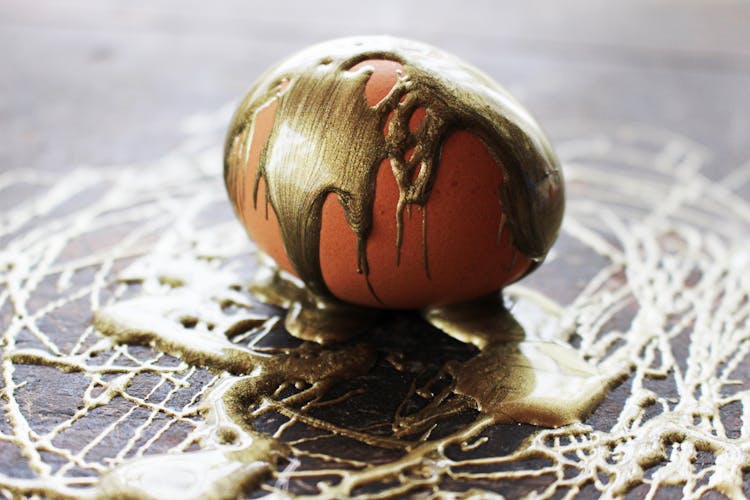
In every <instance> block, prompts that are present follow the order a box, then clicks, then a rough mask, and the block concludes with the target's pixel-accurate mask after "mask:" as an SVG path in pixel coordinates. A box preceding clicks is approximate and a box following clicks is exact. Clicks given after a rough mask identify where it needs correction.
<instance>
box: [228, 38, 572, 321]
mask: <svg viewBox="0 0 750 500" xmlns="http://www.w3.org/2000/svg"><path fill="white" fill-rule="evenodd" d="M224 178H225V182H226V186H227V190H228V193H229V197H230V199H231V200H232V203H233V206H234V208H235V211H236V213H237V215H238V217H239V218H240V220H241V221H242V223H243V225H244V226H245V227H246V229H247V230H248V233H249V234H250V236H251V237H252V238H253V239H254V240H255V241H256V242H257V243H258V245H259V247H260V248H261V249H262V250H263V251H264V252H266V253H268V254H269V255H270V256H271V257H273V259H274V260H275V261H276V264H277V265H278V267H279V268H280V269H282V270H284V271H287V272H289V273H291V274H293V275H295V276H297V277H298V278H300V279H301V280H302V282H303V283H304V284H305V286H306V287H307V288H308V289H309V290H310V292H311V293H312V294H313V296H314V297H315V298H316V300H323V301H330V302H336V301H343V302H348V303H352V304H357V305H364V306H374V307H386V308H393V309H411V308H424V307H435V306H443V305H447V304H453V303H459V302H465V301H468V300H472V299H475V298H477V297H481V296H484V295H486V294H488V293H491V292H494V291H497V290H498V289H500V288H502V287H503V286H505V285H506V284H509V283H511V282H513V281H516V280H517V279H519V278H521V277H522V276H524V275H525V274H528V273H529V272H531V271H532V270H533V269H534V268H536V266H538V265H539V263H541V262H542V260H543V259H544V257H545V256H546V254H547V252H548V250H549V248H550V246H551V245H552V243H553V242H554V240H555V238H556V237H557V233H558V230H559V227H560V223H561V220H562V214H563V208H564V188H563V179H562V173H561V170H560V167H559V164H558V161H557V159H556V157H555V154H554V153H553V151H552V148H551V147H550V144H549V142H548V141H547V139H546V138H545V137H544V135H543V133H542V132H541V130H540V128H539V126H538V125H537V124H536V122H535V121H534V120H533V118H531V117H530V115H529V114H528V113H527V112H526V110H524V109H523V108H522V107H521V106H520V105H519V104H518V103H517V102H516V101H515V100H514V99H513V98H512V97H511V96H510V95H509V94H508V93H507V91H505V90H504V89H503V88H502V87H500V86H499V85H498V84H497V83H495V82H494V81H493V80H492V79H491V78H490V77H488V76H487V75H485V74H483V73H482V72H481V71H479V70H478V69H476V68H474V67H472V66H470V65H469V64H467V63H465V62H463V61H461V60H459V59H457V58H455V57H454V56H451V55H449V54H446V53H444V52H442V51H440V50H438V49H435V48H433V47H430V46H428V45H424V44H421V43H417V42H412V41H406V40H401V39H396V38H391V37H366V38H350V39H340V40H333V41H330V42H326V43H323V44H320V45H316V46H313V47H311V48H309V49H306V50H304V51H302V52H300V53H298V54H296V55H294V56H292V57H291V58H289V59H287V60H285V61H283V62H282V63H280V64H279V65H277V66H276V67H274V68H272V69H271V70H270V71H269V72H267V73H266V74H265V75H264V76H263V77H261V79H260V80H259V81H258V82H257V83H256V84H255V86H254V87H253V88H252V89H251V91H250V92H249V94H248V95H247V96H246V97H245V99H244V100H243V101H242V103H241V104H240V106H239V108H238V110H237V111H236V113H235V116H234V118H233V120H232V124H231V126H230V129H229V134H228V137H227V141H226V145H225V159H224ZM337 299H338V300H337Z"/></svg>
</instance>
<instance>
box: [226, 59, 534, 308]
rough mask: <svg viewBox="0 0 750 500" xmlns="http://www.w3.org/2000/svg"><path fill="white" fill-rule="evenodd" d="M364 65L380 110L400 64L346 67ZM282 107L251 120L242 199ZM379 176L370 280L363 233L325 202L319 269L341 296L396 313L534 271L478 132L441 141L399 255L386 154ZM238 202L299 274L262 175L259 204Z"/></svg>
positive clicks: (259, 236)
mask: <svg viewBox="0 0 750 500" xmlns="http://www.w3.org/2000/svg"><path fill="white" fill-rule="evenodd" d="M363 66H370V67H372V68H373V73H372V75H371V76H370V79H369V80H368V82H367V84H366V87H365V95H364V96H363V98H365V99H367V102H368V104H370V105H372V106H374V105H376V104H377V103H378V102H380V101H381V100H382V99H383V98H385V97H386V95H387V94H388V92H389V91H390V90H391V88H392V87H393V86H394V85H395V84H396V82H397V79H398V78H399V76H401V74H402V72H403V67H402V66H401V64H400V63H398V62H395V61H389V60H377V59H373V60H366V61H363V62H361V63H359V64H357V65H356V66H354V67H353V68H351V69H350V71H356V70H358V69H359V68H361V67H363ZM276 108H277V99H276V98H272V99H271V100H270V101H269V102H268V103H267V104H266V105H264V106H262V107H261V108H260V109H259V110H258V111H257V113H256V116H255V120H254V124H253V127H254V129H253V132H252V138H251V141H252V142H251V144H250V148H249V155H248V159H247V163H246V165H247V171H246V175H245V180H244V185H243V187H242V188H241V189H243V190H244V193H243V195H244V196H245V198H246V199H248V197H252V193H253V188H254V183H255V176H256V173H257V168H258V162H259V157H260V151H261V149H262V147H263V144H264V143H265V140H266V138H267V137H268V135H269V134H270V132H271V129H272V127H273V122H274V116H275V112H276ZM424 117H425V110H424V108H421V107H420V108H418V109H417V110H416V111H415V112H414V113H413V114H412V116H411V119H410V121H409V128H410V130H412V131H415V130H417V129H418V128H419V126H420V125H421V123H422V121H423V119H424ZM386 127H387V121H386ZM384 133H385V132H384ZM351 147H357V145H356V144H352V145H351ZM411 153H412V152H411V151H410V152H407V156H408V155H409V154H411ZM376 182H377V184H376V191H375V201H374V208H373V225H372V230H371V233H370V235H369V237H368V238H367V260H368V263H369V275H368V276H367V277H366V276H365V275H364V274H362V273H358V272H357V255H358V253H357V238H356V235H355V234H354V232H353V231H352V230H351V228H350V227H349V225H348V223H347V220H346V216H345V212H344V209H343V207H342V205H341V203H340V202H339V200H338V198H337V196H336V195H335V194H329V195H328V197H327V199H326V201H325V203H324V206H323V210H322V227H321V234H320V265H321V271H322V274H323V278H324V281H325V284H326V286H327V287H328V289H329V291H330V292H331V294H332V295H333V296H335V297H336V298H338V299H340V300H342V301H346V302H351V303H355V304H360V305H365V306H372V307H386V308H394V309H410V308H421V307H426V306H432V305H444V304H449V303H455V302H461V301H466V300H469V299H472V298H475V297H478V296H481V295H485V294H488V293H491V292H493V291H496V290H498V289H500V288H502V287H503V286H505V285H506V284H508V283H511V282H513V281H515V280H516V279H518V278H519V277H520V276H522V275H523V274H524V273H525V272H526V270H527V269H528V268H529V266H530V261H529V260H528V259H527V258H526V257H525V256H524V255H523V254H522V253H521V252H519V251H518V250H517V249H516V247H515V246H514V245H513V243H512V241H511V236H510V231H509V230H507V228H506V230H501V231H498V228H500V227H502V224H501V222H502V220H503V212H502V207H501V205H500V202H499V198H498V191H499V188H500V184H501V182H502V172H501V169H500V166H499V165H497V164H496V162H495V161H494V160H493V158H492V156H491V155H490V154H489V152H488V150H487V147H486V146H485V145H484V144H483V143H482V141H481V140H480V139H479V138H478V137H477V136H475V135H473V134H471V133H469V132H467V131H462V130H458V131H455V132H453V133H452V134H451V135H450V136H449V137H448V138H447V139H446V140H445V142H444V144H443V146H442V154H441V158H440V162H439V170H438V174H437V177H436V180H435V184H434V185H433V188H432V192H431V194H430V197H429V200H428V202H427V203H426V206H425V207H419V206H412V207H411V208H410V209H407V210H405V211H404V213H403V240H402V246H401V249H400V259H399V258H398V251H397V247H396V244H395V241H396V232H397V226H396V218H397V212H396V206H397V202H398V197H399V190H398V185H397V183H396V180H395V178H394V175H393V173H392V171H391V165H390V160H387V159H386V160H384V161H383V162H382V163H381V165H380V167H379V170H378V173H377V181H376ZM242 207H243V208H242V209H241V212H240V213H239V214H238V215H239V217H240V218H241V220H242V222H243V224H244V225H245V227H246V228H247V231H248V233H249V235H250V236H251V238H252V239H253V240H254V241H255V242H256V243H257V244H258V246H259V247H260V248H261V249H262V250H264V251H265V252H266V253H268V254H269V255H270V256H271V257H273V259H274V260H275V261H276V262H277V264H278V265H279V267H280V268H282V269H284V270H286V271H288V272H291V273H293V274H294V269H293V267H292V265H291V263H290V261H289V258H288V256H287V254H286V252H285V250H284V244H283V241H282V237H281V233H280V230H279V226H278V222H277V220H276V214H275V213H274V211H273V209H272V208H271V207H270V206H267V204H266V194H265V185H264V182H263V180H262V179H261V181H260V185H259V189H258V196H257V203H255V204H253V203H247V202H246V203H244V204H243V205H242ZM423 231H424V232H423ZM498 233H500V234H499V238H498ZM425 245H426V252H425ZM425 258H426V260H425ZM368 279H369V285H370V287H371V288H372V289H370V287H368V282H367V280H368Z"/></svg>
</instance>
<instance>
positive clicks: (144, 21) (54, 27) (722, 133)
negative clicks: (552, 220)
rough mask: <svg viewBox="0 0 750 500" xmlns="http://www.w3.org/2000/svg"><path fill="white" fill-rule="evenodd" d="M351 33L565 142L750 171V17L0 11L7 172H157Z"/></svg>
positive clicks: (226, 9) (228, 7) (639, 7)
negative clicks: (395, 40)
mask: <svg viewBox="0 0 750 500" xmlns="http://www.w3.org/2000/svg"><path fill="white" fill-rule="evenodd" d="M354 34H393V35H397V36H403V37H410V38H414V39H419V40H423V41H426V42H428V43H431V44H434V45H436V46H439V47H441V48H443V49H445V50H447V51H449V52H453V53H455V54H457V55H459V56H461V57H463V58H465V59H467V60H468V61H470V62H472V63H474V64H475V65H477V66H479V67H480V68H482V69H483V70H485V71H486V72H488V73H490V74H491V75H492V76H493V77H495V78H496V79H497V80H498V81H499V82H501V83H502V84H504V85H505V86H507V87H508V88H509V89H510V90H511V91H512V92H513V93H515V94H516V95H517V97H518V98H519V99H520V100H521V101H522V102H523V103H524V104H525V105H526V106H527V107H529V108H530V109H531V111H532V113H533V114H534V115H535V116H536V117H537V119H538V120H539V121H540V122H541V124H542V125H543V127H544V128H546V129H547V131H548V133H550V135H551V136H552V139H553V141H554V138H555V136H556V135H557V134H560V133H564V132H565V130H566V129H567V128H568V127H569V125H570V124H571V123H575V122H580V121H586V122H594V123H597V122H607V123H637V124H645V125H653V126H657V127H662V128H666V129H669V130H673V131H675V132H678V133H681V134H684V135H686V136H687V137H689V138H691V139H693V140H695V141H697V142H699V143H702V144H706V145H708V146H709V147H710V148H711V150H712V154H713V157H712V160H713V164H714V165H715V166H716V167H715V170H714V173H715V174H716V175H717V176H723V174H726V172H727V171H729V170H730V169H732V168H736V167H737V166H738V165H739V164H740V163H741V162H742V161H745V160H746V159H747V156H748V150H749V149H750V148H748V142H750V141H748V138H749V137H750V5H749V4H748V3H747V2H741V1H730V0H715V1H711V2H698V1H679V2H678V1H670V0H663V1H641V0H639V1H627V2H626V1H620V2H599V1H595V0H574V1H566V2H556V1H542V0H533V1H525V2H495V1H474V2H460V3H459V2H450V1H442V0H437V1H436V0H430V1H412V2H398V1H395V0H385V1H378V2H370V3H358V2H357V3H355V2H347V1H343V0H326V1H317V2H287V1H272V2H247V1H244V0H220V1H212V2H201V1H197V0H187V1H185V0H165V1H160V2H153V1H144V0H135V1H128V2H123V1H115V0H98V1H88V2H87V1H83V0H54V1H53V0H35V1H24V0H4V1H3V2H0V68H2V69H1V70H0V137H2V139H1V140H0V170H3V169H7V168H9V167H11V166H30V167H33V168H35V169H40V170H49V169H55V170H56V169H65V168H69V167H70V166H72V165H77V164H81V163H85V164H93V165H112V164H120V163H123V162H127V163H130V162H140V161H146V160H149V159H153V158H156V157H158V156H159V155H161V154H163V153H164V152H165V151H166V150H168V149H169V148H170V147H171V146H173V145H174V144H175V143H177V142H178V141H179V138H180V128H179V124H180V122H181V121H182V120H183V119H184V118H186V117H188V116H190V115H193V114H195V113H202V112H210V111H214V110H216V109H218V108H220V107H222V106H225V105H227V104H229V103H233V102H237V101H238V100H239V99H240V98H241V97H242V96H243V94H244V92H245V91H246V90H247V89H248V87H249V86H250V84H251V83H252V82H253V81H254V79H255V78H257V77H258V76H259V75H260V73H261V72H262V71H263V70H264V69H265V68H267V67H268V66H270V65H271V64H273V63H274V62H275V61H277V60H278V59H279V58H281V57H284V56H286V55H288V54H290V53H292V52H294V51H296V50H298V49H300V48H302V47H304V46H306V45H308V44H311V43H314V42H318V41H321V40H325V39H329V38H333V37H339V36H345V35H354ZM218 168H219V166H218V165H217V169H218ZM709 175H712V174H711V173H710V172H709Z"/></svg>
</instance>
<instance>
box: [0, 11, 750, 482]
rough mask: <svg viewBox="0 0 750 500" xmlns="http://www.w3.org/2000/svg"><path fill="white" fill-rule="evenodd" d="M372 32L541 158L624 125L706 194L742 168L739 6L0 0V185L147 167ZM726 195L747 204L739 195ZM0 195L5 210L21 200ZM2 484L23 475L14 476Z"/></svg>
mask: <svg viewBox="0 0 750 500" xmlns="http://www.w3.org/2000/svg"><path fill="white" fill-rule="evenodd" d="M380 33H388V34H393V35H398V36H404V37H410V38H415V39H420V40H423V41H426V42H428V43H432V44H434V45H437V46H440V47H441V48H443V49H445V50H447V51H450V52H453V53H455V54H457V55H459V56H461V57H463V58H465V59H467V60H468V61H470V62H472V63H474V64H476V65H477V66H479V67H481V68H482V69H484V70H485V71H486V72H488V73H489V74H490V75H492V76H493V77H495V78H496V79H497V80H498V81H500V82H501V83H503V84H504V85H506V86H507V87H508V88H509V89H510V90H511V91H512V92H514V93H515V94H516V95H517V96H518V97H519V98H520V100H521V101H522V102H524V104H526V105H527V107H528V108H529V109H530V110H531V111H532V113H533V114H534V115H535V116H536V117H537V119H538V120H539V122H540V123H541V124H542V125H543V127H544V128H545V129H546V130H547V131H548V132H549V134H550V136H551V139H552V141H553V143H554V142H555V139H556V137H562V136H567V135H568V134H569V128H570V127H577V126H578V125H580V124H582V123H613V124H617V123H637V124H644V125H648V126H654V127H657V128H661V129H666V130H670V131H674V132H676V133H679V134H681V135H684V136H686V137H688V138H690V139H693V140H695V141H696V142H698V143H700V144H703V145H705V146H706V147H707V149H708V151H709V152H710V155H711V156H710V160H709V166H710V168H708V169H706V170H705V172H704V173H705V174H706V175H707V176H708V177H710V178H712V179H720V178H723V177H725V176H727V175H728V174H730V173H731V172H732V171H733V170H736V169H738V168H750V167H748V166H747V164H745V163H744V162H746V161H747V159H748V156H749V154H750V7H749V6H748V4H747V3H744V2H739V1H738V2H732V1H718V2H694V1H688V2H677V1H663V2H645V1H628V2H626V1H621V2H616V3H615V2H597V1H594V0H586V1H583V0H576V1H572V2H553V1H549V2H543V1H537V0H535V1H530V2H491V1H483V2H472V3H462V4H459V3H458V2H448V1H419V2H408V3H407V2H397V1H395V0H393V1H381V2H371V3H370V4H369V5H368V6H365V5H363V4H360V3H354V2H345V1H341V0H335V1H325V2H299V3H290V2H263V3H261V2H257V3H254V4H250V3H249V2H245V1H240V0H234V1H233V0H225V1H219V2H199V1H177V0H169V1H164V2H159V3H158V4H157V3H155V2H147V1H131V2H116V1H110V0H106V1H105V0H103V1H97V2H83V1H74V0H64V1H51V0H39V1H34V2H27V1H21V0H10V1H8V0H6V1H4V2H2V3H0V137H1V138H2V139H0V174H2V173H3V172H4V171H6V170H8V169H10V168H18V167H24V168H27V169H28V170H29V172H32V173H33V175H38V176H44V175H45V172H48V171H65V170H67V169H70V168H72V167H73V166H75V165H79V164H87V165H96V166H97V168H110V167H108V166H110V165H112V166H116V165H120V164H124V163H141V162H147V161H149V160H153V159H156V158H159V157H161V156H162V155H163V154H164V153H165V152H167V151H169V150H170V148H171V147H172V146H174V145H175V144H176V143H177V142H178V141H179V140H180V138H181V131H180V129H179V124H180V123H181V121H182V120H183V119H185V118H186V117H188V116H190V115H192V114H195V113H200V112H207V111H213V110H215V109H217V108H220V107H221V106H224V105H226V104H227V103H231V102H236V101H237V100H238V99H239V98H240V97H241V96H242V95H243V93H244V92H245V91H246V89H247V88H248V86H249V85H250V83H251V82H252V81H253V80H254V79H255V78H256V77H257V76H258V75H259V74H260V73H261V72H262V71H263V70H264V69H265V68H266V67H268V66H269V65H271V64H272V63H273V62H275V61H277V60H278V59H279V58H281V57H283V56H285V55H287V54H289V53H291V52H293V51H295V50H297V49H299V48H302V47H304V46H305V45H308V44H310V43H314V42H316V41H320V40H324V39H328V38H333V37H338V36H344V35H354V34H380ZM743 165H744V166H743ZM216 168H217V169H220V168H221V167H220V164H219V162H218V159H217V165H216ZM739 192H740V193H741V194H742V195H743V196H744V197H745V199H750V183H747V184H746V185H744V186H743V187H741V188H740V189H739ZM0 196H2V198H0V209H7V208H8V207H11V206H13V203H14V202H17V201H18V199H19V197H23V196H25V195H24V193H8V192H4V193H2V194H1V195H0ZM113 237H114V236H113ZM576 273H580V274H585V263H584V264H582V265H581V268H580V269H575V268H571V270H570V275H568V276H566V277H565V279H562V278H560V279H558V282H557V283H555V284H554V286H557V287H558V288H559V289H563V288H565V287H566V286H569V285H570V283H574V284H573V286H572V287H570V289H569V291H567V292H566V291H562V292H560V293H559V294H558V295H559V296H561V297H562V298H564V297H565V295H566V294H567V295H569V296H570V297H569V298H572V297H573V296H574V295H575V292H576V286H578V285H576V284H575V283H576ZM50 286H51V285H50ZM50 294H53V292H50ZM80 311H81V312H80V316H79V317H73V318H72V319H71V322H70V324H60V325H49V328H50V329H51V330H52V332H53V333H54V331H55V330H56V329H58V330H59V331H60V334H61V335H65V334H66V331H67V330H75V329H76V328H80V325H82V324H85V323H86V322H87V321H89V317H88V315H89V311H88V310H86V311H85V312H84V309H83V308H82V309H81V310H80ZM0 312H2V313H3V314H5V316H0V322H5V321H8V318H9V316H7V314H8V313H7V311H0ZM74 316H75V315H74ZM47 376H48V377H49V380H52V379H53V378H54V377H55V375H54V371H52V369H50V373H49V374H47V375H45V377H47ZM70 377H71V379H73V378H75V376H73V375H71V376H70ZM43 386H44V384H41V385H40V388H39V390H42V389H41V387H43ZM621 392H622V391H621ZM624 396H625V394H624V393H623V394H618V392H617V391H615V393H614V395H613V396H612V398H611V399H610V400H608V403H607V405H609V406H607V405H605V406H604V407H603V408H601V409H600V410H599V411H598V412H597V413H596V414H595V416H594V418H596V419H602V420H605V421H606V420H607V419H611V418H613V412H616V410H617V398H619V397H624ZM73 399H74V398H72V399H71V404H73V403H72V400H73ZM39 404H43V401H42V402H40V403H39ZM43 413H45V414H53V413H54V411H53V410H52V409H50V410H49V412H43ZM49 418H51V419H53V420H54V416H52V417H49ZM509 446H510V445H509ZM5 449H7V448H5ZM16 458H18V457H14V456H3V457H2V460H0V463H3V464H4V465H0V472H5V473H8V471H14V468H13V466H12V464H13V462H14V460H15V459H16ZM19 463H20V462H19ZM8 464H11V466H10V467H9V466H8ZM19 471H20V472H19ZM15 473H18V474H21V475H26V474H27V473H26V472H24V470H22V467H20V466H19V468H17V469H15ZM509 491H511V492H512V491H514V490H509ZM746 491H747V490H746Z"/></svg>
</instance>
